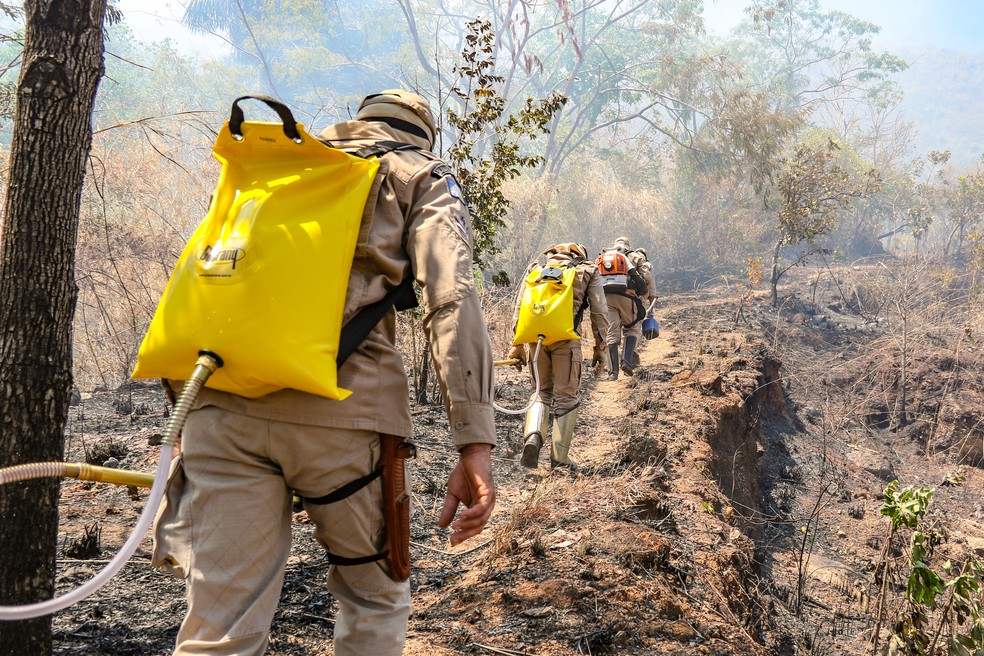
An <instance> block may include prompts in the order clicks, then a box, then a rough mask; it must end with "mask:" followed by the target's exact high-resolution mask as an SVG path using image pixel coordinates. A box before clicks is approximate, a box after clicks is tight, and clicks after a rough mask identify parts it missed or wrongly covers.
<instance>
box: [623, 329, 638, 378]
mask: <svg viewBox="0 0 984 656" xmlns="http://www.w3.org/2000/svg"><path fill="white" fill-rule="evenodd" d="M637 339H638V338H637V337H636V336H635V335H629V336H628V337H626V338H625V353H623V354H622V371H624V372H625V374H626V375H628V376H631V375H632V374H634V373H635V364H634V363H635V347H636V340H637Z"/></svg>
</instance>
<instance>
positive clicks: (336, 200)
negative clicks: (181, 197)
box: [132, 96, 379, 399]
mask: <svg viewBox="0 0 984 656" xmlns="http://www.w3.org/2000/svg"><path fill="white" fill-rule="evenodd" d="M245 98H256V99H259V100H262V101H263V102H265V103H267V105H269V106H270V107H271V108H273V109H274V111H276V112H277V113H278V115H279V116H280V118H281V120H282V124H280V123H261V122H244V121H243V114H242V110H241V109H240V108H239V101H241V100H243V99H245ZM212 152H213V154H214V155H215V158H216V159H217V160H219V162H220V163H221V164H222V170H221V173H220V175H219V179H218V183H217V186H216V189H215V192H214V194H213V196H212V202H211V205H210V207H209V210H208V214H207V215H206V216H205V219H204V220H203V221H202V223H201V224H200V225H199V226H198V227H197V229H196V230H195V232H194V234H192V236H191V238H190V239H189V240H188V243H187V244H186V245H185V248H184V250H183V251H182V253H181V256H180V258H179V259H178V263H177V265H176V266H175V268H174V271H173V272H172V274H171V278H170V280H169V281H168V284H167V287H166V288H165V290H164V295H163V297H162V298H161V301H160V303H159V304H158V306H157V310H156V312H155V313H154V318H153V320H152V321H151V323H150V327H149V329H148V331H147V334H146V335H145V336H144V339H143V343H142V344H141V346H140V351H139V354H138V356H137V365H136V368H135V370H134V372H133V374H132V376H133V378H172V379H180V380H183V379H185V378H187V376H188V373H189V372H190V371H192V369H193V368H194V366H195V361H196V359H197V357H198V352H199V351H202V350H205V351H210V352H213V353H215V354H217V355H218V356H219V357H220V358H221V359H222V361H223V363H224V366H223V367H222V368H220V369H218V370H216V372H215V373H214V374H213V375H212V377H211V378H210V379H209V380H208V383H207V386H208V387H210V388H214V389H218V390H222V391H225V392H232V393H234V394H239V395H241V396H245V397H249V398H255V397H258V396H263V395H265V394H269V393H271V392H275V391H277V390H280V389H296V390H302V391H305V392H310V393H312V394H317V395H320V396H325V397H328V398H332V399H344V398H345V397H346V396H348V395H349V394H350V392H349V391H348V390H344V389H341V388H339V387H338V377H337V369H336V357H337V355H338V344H339V336H340V333H341V327H342V315H343V312H344V307H345V292H346V288H347V286H348V280H349V273H350V271H351V267H352V259H353V256H354V253H355V246H356V241H357V239H358V235H359V226H360V224H361V221H362V215H363V211H364V209H365V205H366V200H367V198H368V195H369V191H370V189H371V188H372V184H373V180H374V178H375V175H376V172H377V170H378V168H379V163H378V161H377V160H376V159H375V158H374V157H373V158H369V159H363V158H361V157H356V156H353V155H349V154H347V153H344V152H342V151H340V150H337V149H335V148H331V147H329V146H327V145H326V144H324V143H322V142H320V141H318V140H317V139H315V138H314V137H312V136H310V135H309V134H307V133H306V132H305V131H304V127H303V126H302V125H300V124H297V123H296V122H295V121H294V119H293V116H292V115H291V114H290V110H288V109H287V108H286V107H285V106H284V105H282V104H281V103H279V102H277V101H275V100H273V99H272V98H268V97H266V96H244V97H243V98H238V99H237V100H236V101H235V102H234V103H233V108H232V117H231V118H230V120H229V122H227V123H226V124H225V125H224V126H223V127H222V130H221V131H220V132H219V135H218V137H217V139H216V141H215V145H214V147H213V149H212Z"/></svg>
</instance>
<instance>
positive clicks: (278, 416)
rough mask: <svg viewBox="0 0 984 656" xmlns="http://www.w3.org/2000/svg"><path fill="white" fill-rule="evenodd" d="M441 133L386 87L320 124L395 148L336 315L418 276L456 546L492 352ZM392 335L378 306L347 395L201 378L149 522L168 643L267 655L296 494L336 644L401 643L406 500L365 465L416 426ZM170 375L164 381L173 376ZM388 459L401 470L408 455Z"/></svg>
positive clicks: (349, 371) (475, 526)
mask: <svg viewBox="0 0 984 656" xmlns="http://www.w3.org/2000/svg"><path fill="white" fill-rule="evenodd" d="M436 133H437V131H436V129H435V124H434V118H433V115H432V114H431V110H430V107H429V105H428V103H427V101H426V100H424V98H422V97H420V96H419V95H417V94H415V93H410V92H407V91H403V90H389V91H383V92H381V93H377V94H374V95H370V96H367V97H366V98H365V99H364V100H363V101H362V103H361V105H360V107H359V110H358V112H357V114H356V115H355V119H354V120H352V121H346V122H343V123H339V124H337V125H334V126H332V127H329V128H327V129H326V130H325V131H324V132H322V134H321V135H320V138H321V139H322V140H324V141H327V142H328V143H330V144H331V145H332V146H334V147H336V148H339V149H342V150H350V151H355V150H357V149H361V148H365V147H369V146H373V145H378V144H384V143H387V142H389V143H392V142H399V143H402V144H404V145H406V147H405V148H403V147H401V149H398V150H390V151H388V152H385V154H382V155H380V160H381V166H380V168H379V173H378V174H377V179H376V183H375V186H374V187H373V189H374V192H373V193H372V194H371V195H370V198H369V201H368V202H367V205H366V210H365V214H364V216H365V217H366V218H364V219H363V224H362V230H361V233H360V235H359V240H358V244H357V248H356V252H355V253H356V254H355V259H354V261H353V263H352V269H351V274H350V277H349V279H348V282H347V285H346V286H343V287H342V288H343V289H344V290H345V292H346V295H345V315H344V316H345V320H346V321H347V320H349V319H351V318H352V317H353V316H354V315H356V314H357V313H358V311H359V310H360V309H362V308H364V307H366V306H369V305H370V304H373V303H376V302H380V301H381V299H384V297H386V296H387V293H388V292H390V291H391V290H393V289H394V288H395V287H396V286H397V285H400V284H401V281H405V280H407V279H408V277H412V279H413V280H415V281H416V282H417V284H418V285H419V287H420V290H421V299H420V301H421V305H422V306H423V326H424V331H425V333H426V334H427V337H428V340H429V342H430V345H431V352H432V353H433V354H434V356H435V361H436V364H437V374H438V378H439V380H440V382H441V386H442V389H443V392H444V398H445V403H446V408H447V413H448V417H449V420H450V429H451V430H450V442H451V444H452V445H453V446H454V447H455V449H456V451H457V463H456V465H455V467H454V469H453V470H452V472H451V474H450V478H449V480H448V484H447V494H446V497H445V500H444V507H443V511H442V513H441V516H440V518H439V520H438V523H439V525H440V526H442V527H447V526H449V525H450V527H451V529H452V531H453V532H452V534H451V543H452V544H459V543H460V542H462V541H463V540H465V539H467V538H469V537H471V536H474V535H477V534H478V533H480V532H481V531H482V529H483V528H484V527H485V524H486V522H487V521H488V519H489V515H490V514H491V512H492V508H493V506H494V504H495V486H494V484H493V480H492V467H491V450H492V447H493V445H494V444H495V439H496V434H495V424H494V421H493V410H492V404H491V403H492V395H491V394H492V352H491V346H490V343H489V337H488V330H487V328H486V325H485V320H484V318H483V314H482V309H481V307H480V305H479V300H478V295H477V294H476V290H475V281H474V275H473V274H472V239H471V234H470V232H469V231H470V226H471V221H470V218H469V213H468V208H467V206H466V205H465V202H464V200H463V195H462V190H461V187H460V186H459V185H458V182H457V180H456V179H455V177H454V175H453V173H452V170H451V168H450V167H449V166H448V165H447V164H445V163H444V162H442V161H441V160H440V159H439V158H438V157H437V156H436V155H434V154H433V153H432V152H431V149H432V148H433V146H434V139H435V136H436ZM395 342H396V316H395V312H394V311H393V310H392V309H390V310H389V311H388V313H387V314H386V315H385V316H384V317H383V318H382V320H381V321H379V322H378V324H375V326H374V327H373V328H372V329H371V331H370V332H369V333H368V337H367V338H366V339H364V340H363V341H362V342H361V344H360V345H359V347H358V349H357V350H356V351H355V352H354V353H352V355H351V357H349V358H348V360H347V361H346V362H345V363H344V365H343V366H341V367H340V368H339V371H338V383H339V385H340V386H341V387H342V388H344V389H348V390H351V392H352V394H351V396H349V397H348V398H346V399H345V400H344V401H337V400H332V399H328V398H324V397H320V396H315V395H312V394H308V393H305V392H301V391H297V390H289V389H288V390H282V391H279V392H275V393H272V394H269V395H267V396H261V397H259V398H256V399H250V398H244V397H241V396H237V395H235V394H230V393H226V392H221V391H217V390H213V389H208V388H206V389H203V390H202V392H201V394H200V395H199V397H198V399H197V401H196V403H195V406H194V407H193V409H192V410H191V412H190V414H189V415H188V420H187V424H186V425H185V428H184V439H183V443H182V444H183V452H182V454H181V457H180V460H179V461H176V463H175V467H174V473H173V474H172V477H171V480H170V482H169V488H168V494H167V497H166V501H165V505H164V506H163V507H162V509H161V511H160V513H159V515H158V521H157V526H156V530H155V550H154V561H155V563H157V564H159V565H160V566H162V567H165V568H167V569H170V570H171V571H172V572H173V573H175V574H177V575H178V576H181V577H184V578H185V579H186V583H187V596H188V610H187V614H186V615H185V618H184V621H183V622H182V624H181V627H180V629H179V631H178V635H177V644H176V649H175V651H174V654H175V655H176V656H190V655H192V654H195V655H196V656H202V655H209V656H219V655H222V656H230V655H232V654H243V655H245V654H251V655H257V654H262V653H263V652H264V650H265V649H266V645H267V642H268V640H269V632H270V623H271V621H272V619H273V616H274V613H275V611H276V609H277V603H278V601H279V599H280V589H281V585H282V583H283V578H284V566H285V564H286V561H287V557H288V555H289V554H290V544H291V530H290V527H291V500H292V492H293V493H296V494H297V495H298V496H300V497H301V498H302V499H303V503H304V508H305V509H306V511H307V513H308V516H309V517H310V519H311V521H312V522H313V523H314V526H315V532H314V535H315V538H316V539H317V540H318V541H319V542H320V543H321V544H322V545H323V546H324V547H325V549H326V551H327V557H328V561H329V562H330V563H331V567H330V568H329V571H328V578H327V586H328V590H329V592H331V594H332V595H333V596H334V597H335V599H336V600H337V601H338V604H339V608H338V613H337V615H336V616H335V625H334V653H335V654H336V656H364V655H366V654H373V655H374V656H398V655H399V654H401V653H402V652H403V646H404V642H405V639H406V631H407V619H408V617H409V614H410V584H409V581H408V580H406V578H405V577H407V576H409V572H408V571H402V573H398V567H399V569H400V570H405V569H406V568H407V567H408V565H409V564H408V563H407V562H399V563H397V562H395V561H393V558H392V556H393V554H392V553H391V551H392V550H391V549H388V547H392V545H393V544H394V540H396V541H397V543H399V544H400V545H402V547H404V548H407V549H408V547H409V542H407V541H408V540H409V535H403V533H404V531H401V525H402V522H401V521H400V519H401V517H402V518H403V521H405V522H406V525H408V524H409V516H408V515H406V514H403V515H400V514H399V513H404V512H408V511H407V508H408V506H406V505H405V504H404V505H402V506H401V505H399V504H396V500H395V499H386V498H385V495H384V494H383V490H384V489H386V486H385V485H384V484H383V480H381V478H379V477H377V476H378V474H377V472H378V471H380V464H381V463H383V464H385V463H386V462H387V458H388V456H387V455H386V454H387V448H386V445H387V444H389V443H391V442H392V441H393V438H395V439H396V441H398V442H402V438H405V437H409V436H410V435H411V431H412V424H411V421H410V405H409V390H408V385H407V378H406V375H405V373H404V367H403V361H402V358H401V355H400V352H399V350H398V349H397V348H396V344H395ZM180 384H181V383H180V382H178V381H170V382H169V383H168V385H169V386H170V387H171V388H172V391H176V390H174V389H173V388H175V387H176V386H180ZM404 446H405V445H404ZM395 466H398V467H399V468H400V470H401V471H402V467H403V460H402V459H401V460H399V461H397V462H396V463H395ZM383 478H384V479H385V474H384V475H383ZM400 480H401V481H402V477H400ZM390 487H392V484H390ZM404 498H405V497H404ZM394 504H395V505H397V510H395V511H394V513H396V515H395V516H394V515H391V514H390V510H389V508H390V507H393V505H394ZM459 508H461V509H462V512H461V513H460V514H458V516H457V519H455V515H456V513H457V510H458V509H459ZM386 515H389V516H390V517H391V518H392V519H394V520H395V521H392V522H385V521H384V516H386ZM390 523H392V525H390ZM394 532H396V533H394ZM394 536H397V537H394ZM400 579H402V580H400Z"/></svg>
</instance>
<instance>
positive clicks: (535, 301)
mask: <svg viewBox="0 0 984 656" xmlns="http://www.w3.org/2000/svg"><path fill="white" fill-rule="evenodd" d="M575 275H577V271H576V270H575V269H573V268H561V267H552V266H547V267H544V268H540V267H536V268H534V269H533V271H531V272H530V274H529V275H528V276H526V279H525V280H524V281H523V298H522V300H521V301H520V303H519V318H518V319H517V320H516V337H515V338H514V339H513V345H519V344H532V343H535V342H536V341H537V340H538V339H539V337H540V335H543V344H544V345H548V344H553V343H554V342H560V341H564V340H568V339H580V336H579V335H578V334H577V333H576V332H574V276H575Z"/></svg>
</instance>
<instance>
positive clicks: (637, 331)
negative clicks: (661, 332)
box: [621, 248, 656, 375]
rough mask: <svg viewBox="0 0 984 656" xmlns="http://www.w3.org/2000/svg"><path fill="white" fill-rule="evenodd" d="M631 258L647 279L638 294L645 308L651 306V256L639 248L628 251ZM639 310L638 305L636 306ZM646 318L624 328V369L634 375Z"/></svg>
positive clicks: (653, 286)
mask: <svg viewBox="0 0 984 656" xmlns="http://www.w3.org/2000/svg"><path fill="white" fill-rule="evenodd" d="M626 256H627V257H628V258H629V263H631V264H632V266H634V267H635V269H636V271H638V272H639V275H640V276H642V279H643V280H644V281H645V283H646V286H645V289H644V290H642V291H637V294H636V296H637V297H638V299H639V300H640V302H641V303H642V306H643V308H649V307H651V306H652V305H653V304H654V302H655V301H656V278H655V277H654V276H653V265H652V263H650V261H649V257H648V256H647V254H646V251H645V249H643V248H637V249H635V250H631V251H629V252H627V253H626ZM636 310H637V311H638V307H637V308H636ZM644 320H645V315H644V316H643V320H642V321H635V322H634V323H632V324H630V325H629V326H626V327H624V328H623V330H622V334H623V336H624V339H623V345H622V363H621V367H622V371H623V372H625V373H627V374H629V375H632V374H633V373H634V372H635V370H636V367H638V366H639V349H638V346H639V344H640V343H641V341H642V337H643V323H644Z"/></svg>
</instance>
